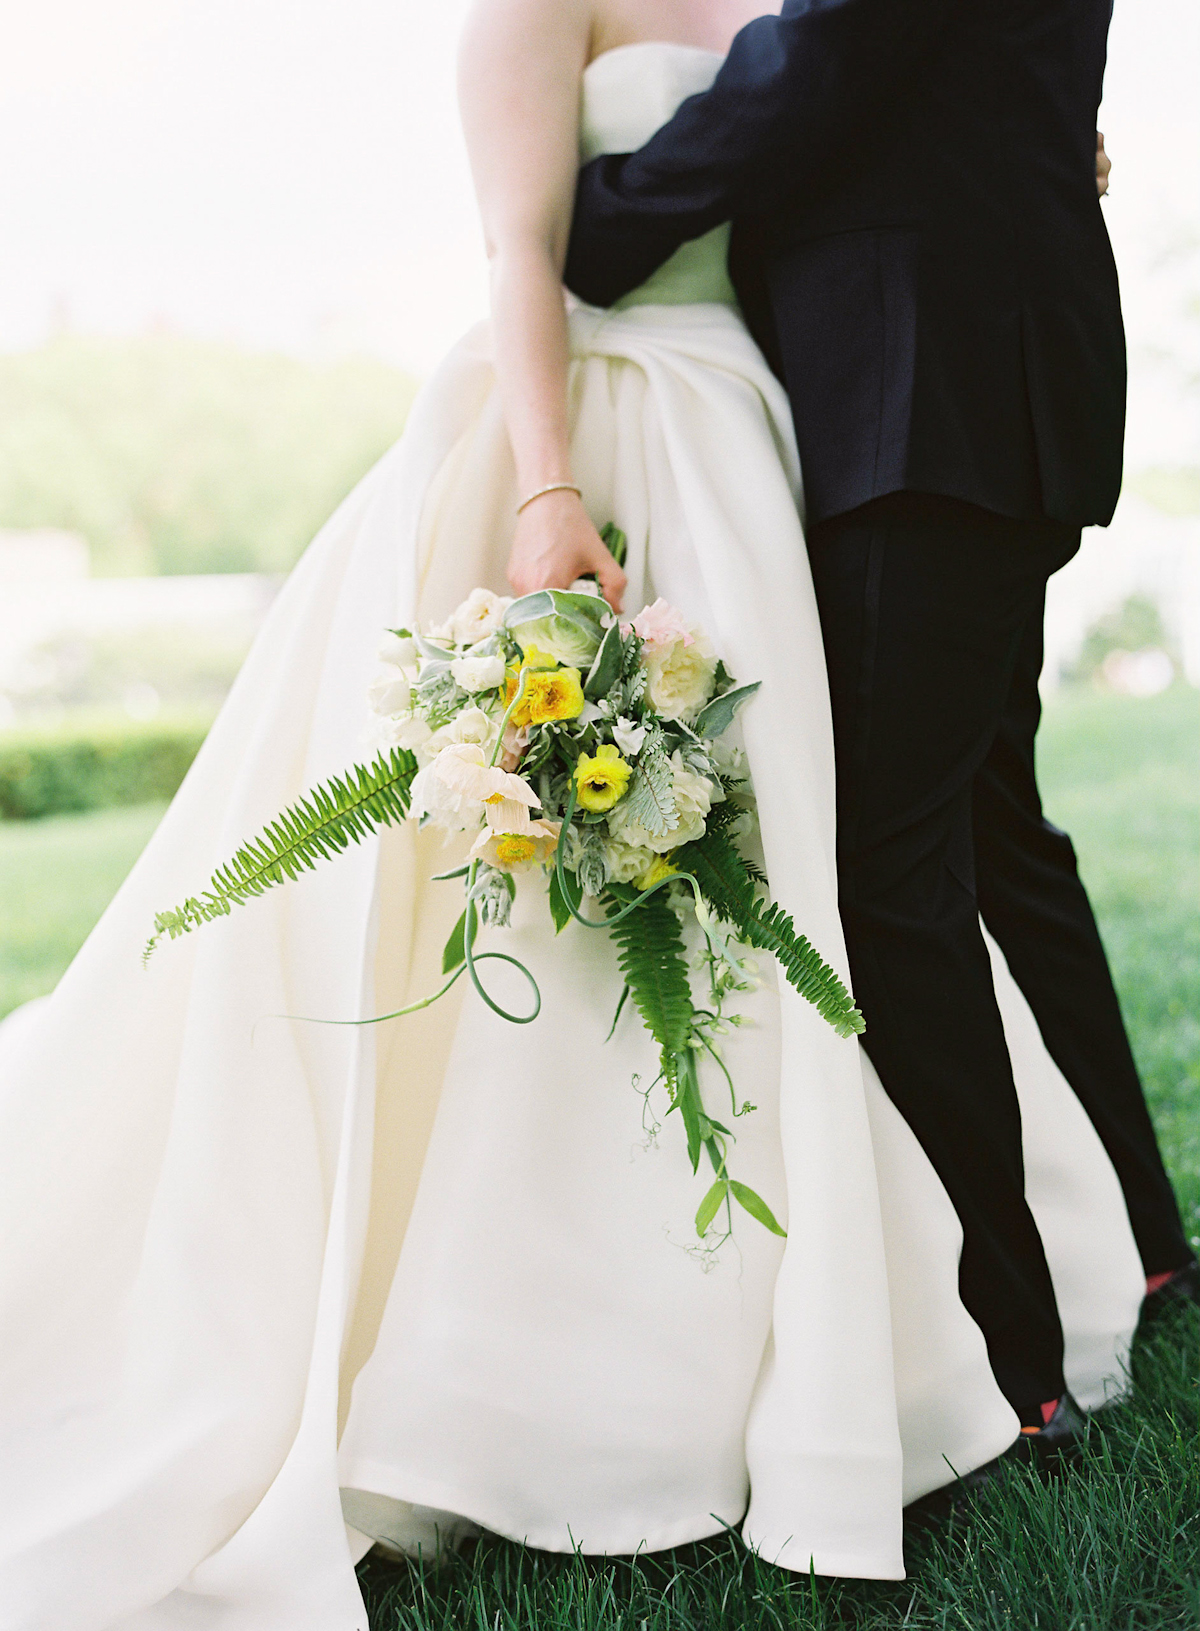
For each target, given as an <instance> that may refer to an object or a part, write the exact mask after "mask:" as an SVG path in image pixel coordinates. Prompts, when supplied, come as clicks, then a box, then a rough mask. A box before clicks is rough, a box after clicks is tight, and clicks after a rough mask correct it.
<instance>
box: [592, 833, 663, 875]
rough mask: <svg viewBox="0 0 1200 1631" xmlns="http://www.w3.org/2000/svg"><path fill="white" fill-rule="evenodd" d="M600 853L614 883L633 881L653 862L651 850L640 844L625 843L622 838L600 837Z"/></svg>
mask: <svg viewBox="0 0 1200 1631" xmlns="http://www.w3.org/2000/svg"><path fill="white" fill-rule="evenodd" d="M600 853H601V854H602V855H603V856H604V864H605V866H606V867H607V868H608V875H609V877H610V878H611V879H612V881H613V882H614V883H633V881H634V879H635V878H640V877H641V875H642V873H643V872H645V870H646V868H647V867H648V866H651V865H652V864H653V862H654V851H653V850H651V849H647V848H645V846H643V845H641V844H627V843H626V842H625V840H624V839H623V838H615V837H609V838H604V839H602V840H601V842H600Z"/></svg>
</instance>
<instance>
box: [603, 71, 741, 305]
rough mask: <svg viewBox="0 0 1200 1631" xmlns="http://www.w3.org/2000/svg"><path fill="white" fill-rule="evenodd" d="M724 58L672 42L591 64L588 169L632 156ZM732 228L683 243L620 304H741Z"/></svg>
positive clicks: (711, 75) (712, 75) (701, 88)
mask: <svg viewBox="0 0 1200 1631" xmlns="http://www.w3.org/2000/svg"><path fill="white" fill-rule="evenodd" d="M724 60H725V59H724V57H723V56H722V55H721V53H720V52H719V51H708V50H705V49H704V48H703V47H701V46H695V45H678V44H675V43H673V42H671V41H666V40H642V41H638V42H637V43H635V44H633V45H620V46H617V47H616V48H615V49H614V50H611V51H605V52H603V53H602V54H601V55H600V56H598V57H596V58H594V59H593V61H592V62H590V63H589V64H588V66H587V68H586V69H585V71H584V75H583V100H582V108H581V114H580V123H579V149H580V157H581V160H582V162H583V163H585V164H586V163H587V161H588V160H589V159H594V158H599V156H600V155H601V154H602V153H630V152H633V151H634V150H635V149H636V148H639V147H641V146H642V144H643V143H644V142H646V141H648V140H649V139H650V137H651V136H653V134H654V132H655V131H656V130H658V129H660V128H661V127H662V126H663V125H665V124H666V122H667V120H668V119H670V118H671V116H672V114H673V113H674V112H675V110H676V109H677V108H678V107H679V105H680V103H681V102H684V101H686V100H687V98H688V97H689V96H695V95H697V94H698V93H699V92H700V91H706V90H707V89H708V87H709V86H710V85H711V84H712V82H713V80H714V79H715V78H716V75H717V70H718V68H720V66H721V63H722V62H723V61H724ZM728 255H729V226H728V224H726V225H724V226H719V227H714V228H713V230H712V231H711V232H706V233H705V234H704V236H703V237H702V238H695V239H693V240H692V241H691V242H690V243H685V244H683V245H681V246H680V248H679V249H677V250H676V251H675V253H674V254H673V255H672V256H671V258H670V259H669V260H668V261H666V262H664V264H663V265H662V266H660V267H659V269H658V271H657V272H655V273H654V274H653V275H652V276H651V277H649V278H647V280H646V282H645V283H643V284H642V285H641V286H640V287H639V288H637V289H635V290H633V292H632V293H631V294H628V295H626V296H625V298H624V299H623V300H621V301H619V302H618V305H619V306H622V307H626V306H648V305H655V306H688V305H694V304H696V303H698V302H715V303H717V304H719V305H723V306H735V305H736V304H737V296H736V295H735V293H734V290H733V284H732V283H731V282H730V279H729V270H728V266H727V260H728Z"/></svg>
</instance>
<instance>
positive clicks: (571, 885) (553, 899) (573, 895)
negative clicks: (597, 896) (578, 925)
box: [550, 866, 583, 934]
mask: <svg viewBox="0 0 1200 1631" xmlns="http://www.w3.org/2000/svg"><path fill="white" fill-rule="evenodd" d="M563 877H564V879H565V880H566V885H567V894H568V896H569V898H570V901H571V905H572V906H574V908H575V910H576V911H578V910H579V903H580V901H581V900H582V899H583V890H582V889H581V888H580V886H579V880H578V879H577V878H576V876H575V874H574V873H573V872H572V871H570V870H569V868H567V867H565V866H564V867H563ZM550 916H551V917H552V918H553V919H554V932H555V934H561V933H562V931H563V930H564V929H565V928H566V926H567V924H568V923H569V922H570V921H571V911H570V907H568V905H567V901H566V899H565V898H564V896H563V892H562V889H561V888H560V886H559V882H558V870H557V868H556V869H555V870H554V871H553V872H552V873H551V874H550Z"/></svg>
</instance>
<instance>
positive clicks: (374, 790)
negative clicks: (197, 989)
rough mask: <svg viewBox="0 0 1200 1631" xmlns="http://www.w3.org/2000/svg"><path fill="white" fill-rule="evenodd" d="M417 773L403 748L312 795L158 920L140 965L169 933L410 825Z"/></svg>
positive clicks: (221, 914)
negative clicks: (374, 836) (380, 833)
mask: <svg viewBox="0 0 1200 1631" xmlns="http://www.w3.org/2000/svg"><path fill="white" fill-rule="evenodd" d="M416 773H417V761H416V759H415V758H414V757H413V755H412V754H411V753H409V752H408V750H407V749H406V748H392V749H391V751H390V752H388V753H381V754H380V755H379V756H378V757H377V758H376V759H375V760H373V761H372V763H371V764H370V765H366V766H364V765H354V766H353V767H352V769H351V770H349V771H348V772H347V773H346V774H345V775H344V776H333V777H331V778H330V780H329V781H328V782H326V783H324V784H323V785H321V786H318V787H314V788H312V789H311V790H310V791H309V792H308V793H306V794H305V795H304V796H303V797H302V798H301V799H300V800H299V801H298V802H297V803H296V804H293V805H292V806H291V807H290V808H289V809H287V810H284V811H283V813H282V814H281V815H278V816H276V817H275V819H274V821H269V822H268V823H267V825H266V826H265V827H264V828H263V830H262V832H261V833H260V834H259V835H258V837H257V838H254V839H251V841H250V842H249V843H248V844H246V845H245V846H244V847H243V848H241V849H239V850H238V851H237V853H236V854H235V855H234V856H233V859H232V860H230V861H227V862H225V864H224V865H223V866H219V867H218V868H217V870H216V871H215V872H214V873H213V875H212V878H211V879H210V880H209V886H208V888H207V889H206V890H205V892H204V893H203V894H202V895H200V896H195V895H190V896H189V897H188V898H187V900H185V901H184V902H183V904H182V905H181V906H176V907H173V908H172V909H171V910H170V911H166V912H159V913H158V914H157V916H156V917H155V919H154V934H153V935H152V936H151V938H150V940H149V941H148V943H147V945H146V950H145V951H144V953H143V954H142V960H143V961H145V960H146V959H147V958H149V956H150V954H151V953H152V952H153V950H154V948H155V946H156V945H157V943H158V941H159V940H160V939H161V938H162V936H163V935H164V934H166V935H169V936H170V938H171V939H172V940H175V939H177V938H178V936H180V935H183V934H189V933H190V932H191V931H192V930H193V929H198V928H199V927H200V925H201V924H203V923H211V922H212V920H213V919H214V918H218V917H227V916H228V914H229V913H230V912H231V911H232V910H233V908H234V907H235V906H240V905H242V904H243V903H244V902H245V901H248V900H250V899H251V898H252V897H253V896H255V895H261V894H263V893H265V891H266V890H268V889H270V888H272V887H273V886H274V885H275V884H278V883H284V882H286V881H287V880H289V879H292V878H297V877H299V876H300V874H301V872H304V871H306V870H309V871H311V870H312V869H313V868H315V866H316V864H317V862H318V860H329V859H331V858H332V857H333V856H335V855H338V854H340V853H341V852H342V851H343V850H344V849H347V848H348V847H349V845H350V843H351V841H353V842H354V843H356V844H357V843H358V842H359V840H360V839H362V838H366V837H369V836H370V834H371V833H373V832H374V831H375V830H376V829H377V828H379V827H382V826H387V825H389V824H393V823H399V822H401V821H403V820H405V818H406V817H407V815H408V805H409V795H410V791H411V788H412V781H413V777H414V776H415V775H416Z"/></svg>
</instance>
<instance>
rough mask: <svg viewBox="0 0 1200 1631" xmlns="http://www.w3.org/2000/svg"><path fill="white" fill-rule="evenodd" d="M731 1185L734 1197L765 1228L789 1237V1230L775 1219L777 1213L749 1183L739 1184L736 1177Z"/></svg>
mask: <svg viewBox="0 0 1200 1631" xmlns="http://www.w3.org/2000/svg"><path fill="white" fill-rule="evenodd" d="M729 1187H730V1189H731V1190H732V1191H733V1198H734V1200H735V1201H736V1202H737V1203H738V1205H739V1206H740V1207H742V1208H743V1209H744V1210H745V1211H747V1212H749V1214H750V1216H751V1217H752V1218H756V1219H757V1220H758V1222H759V1223H761V1224H762V1226H763V1228H764V1229H769V1230H770V1231H771V1233H772V1234H773V1235H780V1236H782V1238H783V1239H784V1240H786V1239H787V1230H786V1229H781V1228H780V1227H779V1225H778V1223H777V1222H776V1221H775V1214H774V1212H772V1210H771V1208H770V1207H769V1206H768V1205H767V1203H766V1201H764V1200H763V1198H762V1196H761V1195H756V1194H755V1193H754V1191H753V1190H752V1189H751V1188H750V1187H749V1186H748V1185H747V1184H739V1183H738V1181H737V1179H736V1178H731V1179H730V1180H729Z"/></svg>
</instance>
